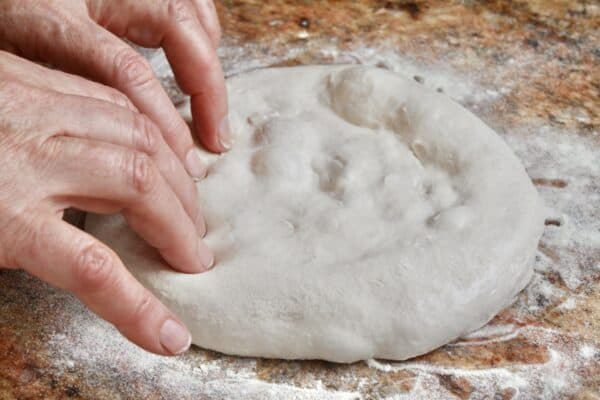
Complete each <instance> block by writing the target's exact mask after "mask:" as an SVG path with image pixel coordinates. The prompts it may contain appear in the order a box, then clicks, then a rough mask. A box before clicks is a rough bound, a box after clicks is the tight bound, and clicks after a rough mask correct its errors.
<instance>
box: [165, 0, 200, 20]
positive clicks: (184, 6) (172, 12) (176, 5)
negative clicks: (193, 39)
mask: <svg viewBox="0 0 600 400" xmlns="http://www.w3.org/2000/svg"><path fill="white" fill-rule="evenodd" d="M168 9H169V17H170V18H171V19H172V20H173V21H175V22H178V23H181V22H188V21H190V20H191V19H192V18H194V10H193V9H192V8H191V7H190V4H189V2H188V1H187V0H168Z"/></svg>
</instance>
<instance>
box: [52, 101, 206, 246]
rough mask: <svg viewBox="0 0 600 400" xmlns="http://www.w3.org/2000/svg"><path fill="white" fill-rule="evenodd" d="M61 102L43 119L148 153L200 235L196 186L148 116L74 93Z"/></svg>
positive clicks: (72, 131) (76, 132)
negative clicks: (196, 223) (60, 104)
mask: <svg viewBox="0 0 600 400" xmlns="http://www.w3.org/2000/svg"><path fill="white" fill-rule="evenodd" d="M61 101H62V104H63V107H62V109H61V110H56V109H54V110H48V111H47V112H46V114H45V116H44V118H45V119H47V120H48V121H49V122H48V123H49V124H51V123H52V121H61V130H62V131H63V132H64V134H65V135H68V136H73V137H79V138H83V139H90V140H94V141H102V142H107V143H112V144H115V145H119V146H124V147H128V148H130V149H132V150H137V151H141V152H145V153H146V154H148V155H150V156H151V158H152V160H153V161H154V164H155V165H156V166H157V168H158V169H159V171H160V173H161V174H162V176H163V177H164V178H165V179H166V181H167V183H168V184H169V185H170V186H171V188H172V189H173V191H174V192H175V193H176V194H177V197H178V198H179V200H180V201H181V203H182V205H183V207H184V208H185V210H186V212H187V213H188V215H189V216H190V218H191V219H192V220H193V221H198V223H199V224H198V228H199V230H198V233H199V234H200V235H204V233H205V232H204V223H203V220H202V218H201V215H200V211H199V207H198V194H197V192H196V186H195V185H194V183H193V181H192V180H191V179H190V178H189V176H188V175H187V174H186V172H185V170H184V168H183V166H182V165H181V163H180V162H179V161H178V159H177V157H176V155H175V154H174V153H173V151H172V150H171V149H170V148H169V146H167V144H166V143H165V142H164V139H163V138H162V135H161V132H160V130H159V129H158V127H157V126H156V125H155V124H154V123H153V122H152V121H151V120H150V119H149V118H148V117H146V116H144V115H142V114H138V113H134V112H131V111H129V110H127V109H124V108H122V107H115V106H114V105H113V104H109V103H106V102H103V101H97V100H93V99H84V98H81V97H78V96H63V97H62V98H61ZM82 116H83V118H82ZM199 167H200V168H201V169H199V175H200V176H204V175H205V174H206V170H205V169H204V166H203V165H202V164H200V166H199Z"/></svg>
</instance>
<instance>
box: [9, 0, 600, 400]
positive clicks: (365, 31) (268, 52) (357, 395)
mask: <svg viewBox="0 0 600 400" xmlns="http://www.w3.org/2000/svg"><path fill="white" fill-rule="evenodd" d="M219 9H220V14H221V18H222V21H223V23H224V38H225V39H224V43H223V46H222V48H221V50H220V55H221V56H222V61H223V64H224V68H225V70H226V73H227V74H228V75H233V74H236V73H239V72H241V71H245V70H249V69H254V68H258V67H263V66H272V65H297V64H315V63H364V64H369V65H376V66H379V67H381V68H388V69H391V70H394V71H396V72H398V73H400V74H402V75H405V76H409V77H411V78H413V79H415V80H416V81H418V82H421V83H422V84H424V85H425V86H428V87H431V88H433V89H435V90H439V91H441V92H444V93H446V94H447V95H448V96H451V97H452V98H454V99H455V100H457V101H458V102H460V103H461V104H463V105H464V106H465V107H467V108H468V109H470V110H471V111H473V112H474V113H475V114H477V115H478V116H479V117H480V118H482V119H483V120H484V121H486V122H487V123H488V124H489V125H490V126H491V127H492V128H494V129H495V130H496V131H497V132H498V133H499V134H500V135H501V136H502V137H503V138H504V139H505V140H506V141H507V142H508V144H509V146H510V147H511V148H512V149H513V150H514V151H515V152H516V154H517V155H518V156H519V157H520V158H521V160H522V161H523V163H524V165H525V167H526V168H527V171H528V172H529V175H530V176H531V178H532V180H533V182H534V183H535V184H536V186H537V187H538V190H539V192H540V194H541V196H542V198H543V200H544V202H545V204H546V205H547V207H548V210H547V216H548V217H547V220H546V225H547V226H546V230H545V232H544V235H543V237H542V240H541V242H540V245H539V251H538V255H537V259H536V264H535V271H536V272H535V275H534V278H533V280H532V282H531V284H530V285H529V286H528V288H527V289H526V290H525V291H524V292H522V293H521V295H520V296H519V299H518V301H517V303H516V304H515V305H514V306H513V307H511V308H510V309H507V310H505V311H504V312H502V313H501V314H500V315H499V316H497V317H496V318H495V319H494V320H493V321H492V322H491V323H490V324H488V325H487V326H486V327H484V328H482V329H480V330H479V331H477V332H474V333H472V334H470V335H468V336H467V337H464V338H462V339H460V340H458V341H456V342H454V343H451V344H449V345H446V346H444V347H442V348H441V349H438V350H436V351H434V352H432V353H430V354H427V355H425V356H422V357H419V358H417V359H413V360H409V361H406V362H386V361H383V360H370V361H368V362H361V363H356V364H351V365H336V364H330V363H325V362H318V361H294V362H289V361H278V360H260V359H250V358H236V357H229V356H223V355H220V354H217V353H214V352H210V351H203V350H200V349H198V348H196V347H194V348H192V350H191V351H190V352H189V353H188V354H186V355H184V356H182V357H178V358H163V357H158V356H154V355H151V354H149V353H146V352H144V351H143V350H140V349H138V348H137V347H135V346H134V345H132V344H130V343H129V342H127V341H126V340H125V339H123V338H122V337H121V336H120V335H119V334H118V332H117V331H116V330H115V329H114V328H112V327H111V326H110V325H108V324H107V323H105V322H103V321H101V320H99V319H98V318H97V317H95V316H94V315H93V314H91V313H90V312H89V311H87V310H86V309H85V308H84V307H83V306H82V305H80V303H79V302H78V301H77V300H76V299H75V298H73V297H72V296H70V295H69V294H66V293H64V292H61V291H59V290H56V289H53V288H51V287H50V286H48V285H46V284H44V283H41V282H39V281H37V280H36V279H33V278H31V277H29V276H27V275H25V274H24V273H21V272H15V271H5V270H1V271H0V399H1V400H4V399H40V398H44V399H59V398H60V399H62V398H82V399H204V398H211V399H212V398H214V399H315V398H319V399H321V398H324V399H376V398H389V399H409V398H414V399H448V398H460V399H469V398H470V399H498V400H500V399H531V398H541V399H568V398H577V399H600V390H599V388H600V100H599V98H600V86H599V82H600V36H599V32H600V6H599V5H598V3H597V2H583V1H581V2H578V1H560V2H559V1H528V2H524V1H522V2H508V1H491V2H474V1H461V2H458V1H457V2H445V1H444V2H442V1H428V2H420V1H415V2H409V1H400V0H397V1H383V0H364V1H360V2H358V1H356V2H355V1H333V0H329V1H317V0H315V1H305V2H297V1H269V2H262V1H258V0H239V1H229V0H224V1H222V2H221V4H219ZM148 55H149V57H151V58H152V61H153V63H154V65H155V67H156V69H157V73H158V75H159V76H160V77H161V79H162V80H163V83H164V84H165V86H166V87H167V88H168V89H169V92H170V94H171V95H172V98H173V100H174V101H175V102H178V101H181V95H180V94H179V93H178V91H177V89H176V87H175V85H174V82H173V79H172V75H171V72H170V70H169V69H168V68H167V67H166V64H165V63H164V59H163V57H162V54H161V53H149V54H148Z"/></svg>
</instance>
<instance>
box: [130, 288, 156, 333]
mask: <svg viewBox="0 0 600 400" xmlns="http://www.w3.org/2000/svg"><path fill="white" fill-rule="evenodd" d="M152 300H153V297H152V295H151V294H150V292H149V291H148V290H147V289H142V290H141V294H140V295H139V296H138V299H137V300H136V302H135V305H134V306H133V312H132V313H131V315H130V316H129V318H128V321H127V325H139V324H141V323H142V322H143V321H144V320H145V319H146V317H147V316H148V315H149V314H150V313H152V305H153V304H154V302H153V301H152Z"/></svg>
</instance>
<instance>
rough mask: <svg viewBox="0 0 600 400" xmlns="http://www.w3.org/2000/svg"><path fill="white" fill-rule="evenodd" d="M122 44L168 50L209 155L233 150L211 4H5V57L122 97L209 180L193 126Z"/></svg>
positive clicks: (93, 0)
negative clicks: (32, 63)
mask: <svg viewBox="0 0 600 400" xmlns="http://www.w3.org/2000/svg"><path fill="white" fill-rule="evenodd" d="M119 37H126V38H127V39H129V40H130V41H132V42H134V43H136V44H139V45H141V46H145V47H159V46H161V47H163V48H164V50H165V53H166V55H167V58H168V59H169V62H170V63H171V65H172V68H173V70H174V72H175V76H176V78H177V81H178V83H179V84H180V86H181V88H182V90H183V91H184V92H186V93H188V94H190V95H191V104H192V115H193V118H194V127H195V130H196V133H197V135H198V136H199V139H200V140H201V142H202V143H203V145H204V146H205V147H206V148H208V149H209V150H212V151H215V152H222V151H226V150H227V149H229V147H230V146H231V141H230V135H229V125H228V123H227V98H226V90H225V83H224V78H223V72H222V70H221V66H220V63H219V60H218V57H217V54H216V50H215V48H216V46H217V44H218V41H219V37H220V27H219V21H218V18H217V14H216V11H215V6H214V4H213V2H212V0H152V1H146V0H145V1H139V0H44V1H40V0H3V1H0V50H2V49H4V50H9V51H11V52H13V53H16V54H18V55H21V56H23V57H25V58H28V59H31V60H36V61H42V62H45V63H49V64H51V65H53V66H55V67H57V68H59V69H61V70H63V71H67V72H72V73H76V74H79V75H82V76H85V77H88V78H91V79H93V80H96V81H98V82H101V83H103V84H106V85H108V86H112V87H114V88H116V89H118V90H120V91H121V92H123V93H124V94H125V95H127V97H129V99H131V101H132V102H133V104H134V105H135V106H136V107H137V108H138V109H139V110H140V112H141V113H143V114H145V115H147V116H149V117H150V119H151V120H152V121H154V122H155V123H156V125H158V127H159V128H160V129H161V131H162V134H163V136H164V139H165V141H166V142H167V144H168V145H169V146H170V147H171V148H172V149H173V151H174V152H175V154H176V155H177V156H178V157H179V159H180V160H181V161H182V162H184V163H185V165H186V168H187V170H188V172H189V173H190V174H191V175H192V176H198V175H200V174H202V172H203V169H202V166H201V163H200V161H199V159H198V157H194V155H195V153H194V152H192V151H191V149H192V145H193V141H192V137H191V134H190V131H189V128H188V126H187V124H186V123H185V122H184V121H183V119H182V118H181V117H180V116H179V114H178V113H177V111H176V110H175V108H174V106H173V104H172V103H171V101H170V100H169V98H168V96H167V95H166V94H165V92H164V91H163V89H162V87H161V85H160V83H159V82H158V80H157V79H156V78H155V76H154V74H153V72H152V69H151V68H150V66H149V64H148V62H147V61H146V60H145V59H144V58H143V57H141V56H140V55H139V54H138V53H137V52H136V51H135V50H133V49H132V48H131V47H130V46H128V45H127V44H126V43H125V42H124V41H122V40H121V39H119Z"/></svg>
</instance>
